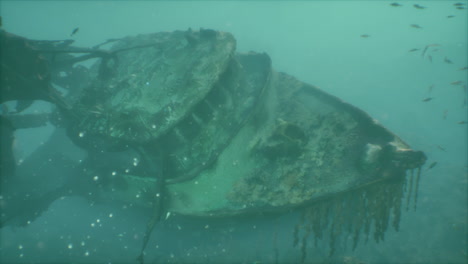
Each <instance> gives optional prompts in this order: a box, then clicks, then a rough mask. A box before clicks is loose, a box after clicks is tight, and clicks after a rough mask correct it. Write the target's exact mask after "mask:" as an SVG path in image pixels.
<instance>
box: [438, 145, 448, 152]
mask: <svg viewBox="0 0 468 264" xmlns="http://www.w3.org/2000/svg"><path fill="white" fill-rule="evenodd" d="M437 148H438V149H440V150H442V151H446V150H445V148H443V147H441V146H440V145H437Z"/></svg>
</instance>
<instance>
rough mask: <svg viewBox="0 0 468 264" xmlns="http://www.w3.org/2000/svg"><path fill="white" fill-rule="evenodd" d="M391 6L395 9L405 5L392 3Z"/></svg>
mask: <svg viewBox="0 0 468 264" xmlns="http://www.w3.org/2000/svg"><path fill="white" fill-rule="evenodd" d="M390 5H391V6H394V7H399V6H403V5H400V4H399V3H391V4H390Z"/></svg>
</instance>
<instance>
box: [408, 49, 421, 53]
mask: <svg viewBox="0 0 468 264" xmlns="http://www.w3.org/2000/svg"><path fill="white" fill-rule="evenodd" d="M418 50H420V49H410V50H408V52H415V51H418Z"/></svg>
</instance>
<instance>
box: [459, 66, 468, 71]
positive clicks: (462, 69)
mask: <svg viewBox="0 0 468 264" xmlns="http://www.w3.org/2000/svg"><path fill="white" fill-rule="evenodd" d="M458 70H459V71H466V70H468V67H463V68H460V69H458Z"/></svg>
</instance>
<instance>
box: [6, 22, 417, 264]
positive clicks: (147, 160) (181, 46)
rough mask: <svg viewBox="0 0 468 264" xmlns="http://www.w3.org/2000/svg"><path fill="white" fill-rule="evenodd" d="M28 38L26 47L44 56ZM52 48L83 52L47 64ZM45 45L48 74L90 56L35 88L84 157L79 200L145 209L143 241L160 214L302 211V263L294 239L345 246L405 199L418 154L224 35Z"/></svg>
mask: <svg viewBox="0 0 468 264" xmlns="http://www.w3.org/2000/svg"><path fill="white" fill-rule="evenodd" d="M2 36H3V35H2ZM3 37H4V38H5V39H8V35H5V36H3ZM24 41H28V40H24ZM34 43H36V42H32V41H31V45H30V48H31V49H32V50H34V52H35V53H34V54H41V52H42V53H44V54H45V53H46V51H45V50H44V48H43V47H42V46H40V45H34ZM10 45H14V44H11V43H10ZM43 45H44V44H43ZM109 45H111V47H110V48H108V49H104V48H103V47H105V46H106V47H107V46H109ZM54 50H55V51H56V53H57V54H64V53H67V52H68V53H88V55H83V57H72V56H69V57H63V58H62V57H57V58H61V59H62V60H59V59H57V58H56V57H54V60H52V59H51V58H52V57H53V56H50V54H51V53H52V54H53V53H54ZM47 54H48V55H47V56H45V57H44V59H45V60H48V62H49V63H50V65H51V66H52V68H51V69H54V71H58V70H60V67H68V68H67V69H68V70H69V71H77V70H78V69H79V68H78V67H71V66H73V65H74V64H75V63H77V62H79V61H82V60H85V59H87V58H91V57H98V58H100V60H99V61H98V62H97V63H96V64H95V65H94V66H92V67H91V69H90V70H89V71H86V73H85V74H84V76H85V77H86V78H84V79H82V80H86V82H80V83H77V82H72V81H71V80H69V79H66V78H61V77H60V75H58V74H55V75H54V74H52V75H51V76H53V77H52V78H51V79H50V82H51V83H54V84H60V85H62V86H64V87H65V86H66V87H68V88H69V89H70V90H71V91H70V92H69V93H68V96H66V98H61V97H58V96H57V95H56V94H55V93H54V96H52V97H47V98H49V99H50V98H52V99H50V100H51V101H52V102H55V103H57V104H58V105H60V111H61V118H60V119H59V121H56V122H58V123H59V124H60V125H61V126H63V127H64V128H65V129H66V131H67V135H68V136H69V137H70V139H71V140H72V141H73V142H74V144H76V145H78V146H80V147H82V148H84V149H85V150H86V151H88V153H89V155H88V160H87V161H86V162H84V163H83V164H84V165H80V166H78V167H79V169H80V170H82V173H81V174H84V175H81V176H80V178H79V179H78V180H77V181H81V182H82V184H81V186H88V187H87V188H89V190H92V193H93V195H92V199H95V200H113V201H119V202H121V203H124V204H128V205H132V206H143V207H147V208H148V210H152V212H153V216H152V218H151V219H150V220H149V223H148V228H147V233H146V236H145V238H144V246H145V245H146V243H147V241H148V239H149V235H150V234H151V231H152V229H153V227H154V226H155V225H156V224H157V223H158V222H160V221H163V220H162V219H163V217H162V216H163V215H166V214H168V213H171V214H179V215H186V216H197V217H207V218H213V217H237V216H241V215H248V214H258V213H260V214H263V213H281V212H285V211H288V210H293V209H294V210H300V211H301V212H302V216H301V219H300V221H299V222H298V223H297V225H296V226H295V227H294V229H293V230H294V231H293V234H292V236H293V237H294V239H293V240H294V246H297V247H299V249H300V251H301V256H302V257H301V258H302V260H301V261H302V262H305V261H306V258H307V254H306V251H307V250H306V248H307V244H308V243H310V241H313V240H312V237H313V238H314V239H315V240H317V239H321V238H322V236H323V234H324V232H325V231H324V230H328V231H327V234H329V236H330V238H329V241H330V254H333V252H334V249H335V242H336V240H337V239H338V238H339V237H340V234H342V233H348V234H350V235H351V236H352V238H353V244H354V245H353V246H354V247H355V246H356V244H357V242H358V240H359V238H360V237H363V238H365V239H367V238H368V237H369V236H371V234H372V236H373V238H374V239H375V240H377V241H380V240H383V239H384V233H385V231H386V230H387V227H388V226H389V225H390V224H391V225H393V226H394V227H395V228H396V229H398V223H399V219H400V211H401V207H402V206H403V207H405V206H406V207H409V206H410V205H411V206H413V204H414V206H415V204H416V199H417V189H418V182H419V177H420V167H421V166H422V165H423V164H424V162H425V160H426V157H425V155H424V154H423V153H422V152H420V151H414V150H412V149H411V148H410V147H409V146H408V145H407V144H406V143H405V142H403V141H402V140H401V139H400V138H398V137H397V136H396V135H394V134H393V133H391V132H390V131H388V130H387V129H386V128H384V127H383V126H381V125H380V124H378V123H377V122H376V121H375V120H373V119H372V118H371V117H369V116H368V115H367V114H366V113H365V112H363V111H362V110H360V109H358V108H356V107H354V106H352V105H350V104H348V103H345V102H343V101H341V100H340V99H338V98H336V97H334V96H332V95H329V94H327V93H326V92H324V91H322V90H320V89H319V88H317V87H314V86H312V85H309V84H306V83H303V82H301V81H299V80H297V79H295V78H294V77H292V76H290V75H288V74H287V73H279V72H276V71H275V70H274V69H272V67H271V60H270V58H269V56H268V55H267V54H261V53H255V52H250V53H237V52H236V41H235V38H234V36H232V35H231V34H230V33H227V32H218V31H214V30H208V29H201V30H190V29H189V30H187V31H174V32H163V33H154V34H146V35H138V36H133V37H125V38H122V39H114V40H110V41H108V42H106V43H103V44H102V45H98V46H96V47H94V48H93V49H84V48H77V47H73V46H71V45H70V43H68V44H67V45H66V46H65V47H63V46H61V47H60V48H58V47H48V48H47ZM84 56H88V57H84ZM54 67H55V68H54ZM19 70H21V69H18V71H19ZM51 71H52V70H51ZM9 74H10V73H9ZM11 74H12V75H13V74H14V73H11ZM11 80H12V79H11V78H10V79H8V78H7V79H5V80H2V81H4V82H11ZM7 84H8V85H9V86H13V87H14V86H15V85H17V83H5V85H7ZM18 85H20V84H18ZM21 85H23V84H21ZM2 87H4V84H2ZM20 88H24V87H23V86H21V87H20ZM18 89H19V88H18ZM72 89H75V90H72ZM49 92H51V90H49ZM41 94H43V93H41ZM11 96H13V97H14V96H15V95H14V94H12V95H11ZM38 99H40V98H38ZM38 151H40V150H38ZM129 153H131V154H129ZM119 154H121V155H120V156H119ZM125 155H127V156H128V155H131V156H132V161H131V162H130V163H129V165H128V167H122V168H121V170H119V171H117V170H114V171H112V172H111V171H109V170H108V169H106V168H105V167H104V166H102V163H100V162H99V160H102V159H103V158H105V159H107V160H108V162H111V163H112V162H113V161H114V162H115V163H120V162H119V157H121V156H125ZM26 162H27V161H26ZM120 164H122V166H123V164H124V163H120ZM83 166H84V168H83ZM415 171H416V173H415ZM407 172H410V173H408V175H407ZM83 182H84V183H85V184H83ZM89 190H86V191H84V192H81V193H91V191H89ZM405 191H407V193H408V194H407V195H406V197H407V200H406V201H403V197H404V193H405ZM66 193H67V192H64V191H61V192H59V194H60V195H64V194H65V195H66ZM75 193H76V192H75ZM42 195H46V194H42ZM49 200H50V199H49ZM49 200H48V201H49ZM412 201H413V202H412ZM142 256H143V254H142V255H141V256H140V261H142Z"/></svg>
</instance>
